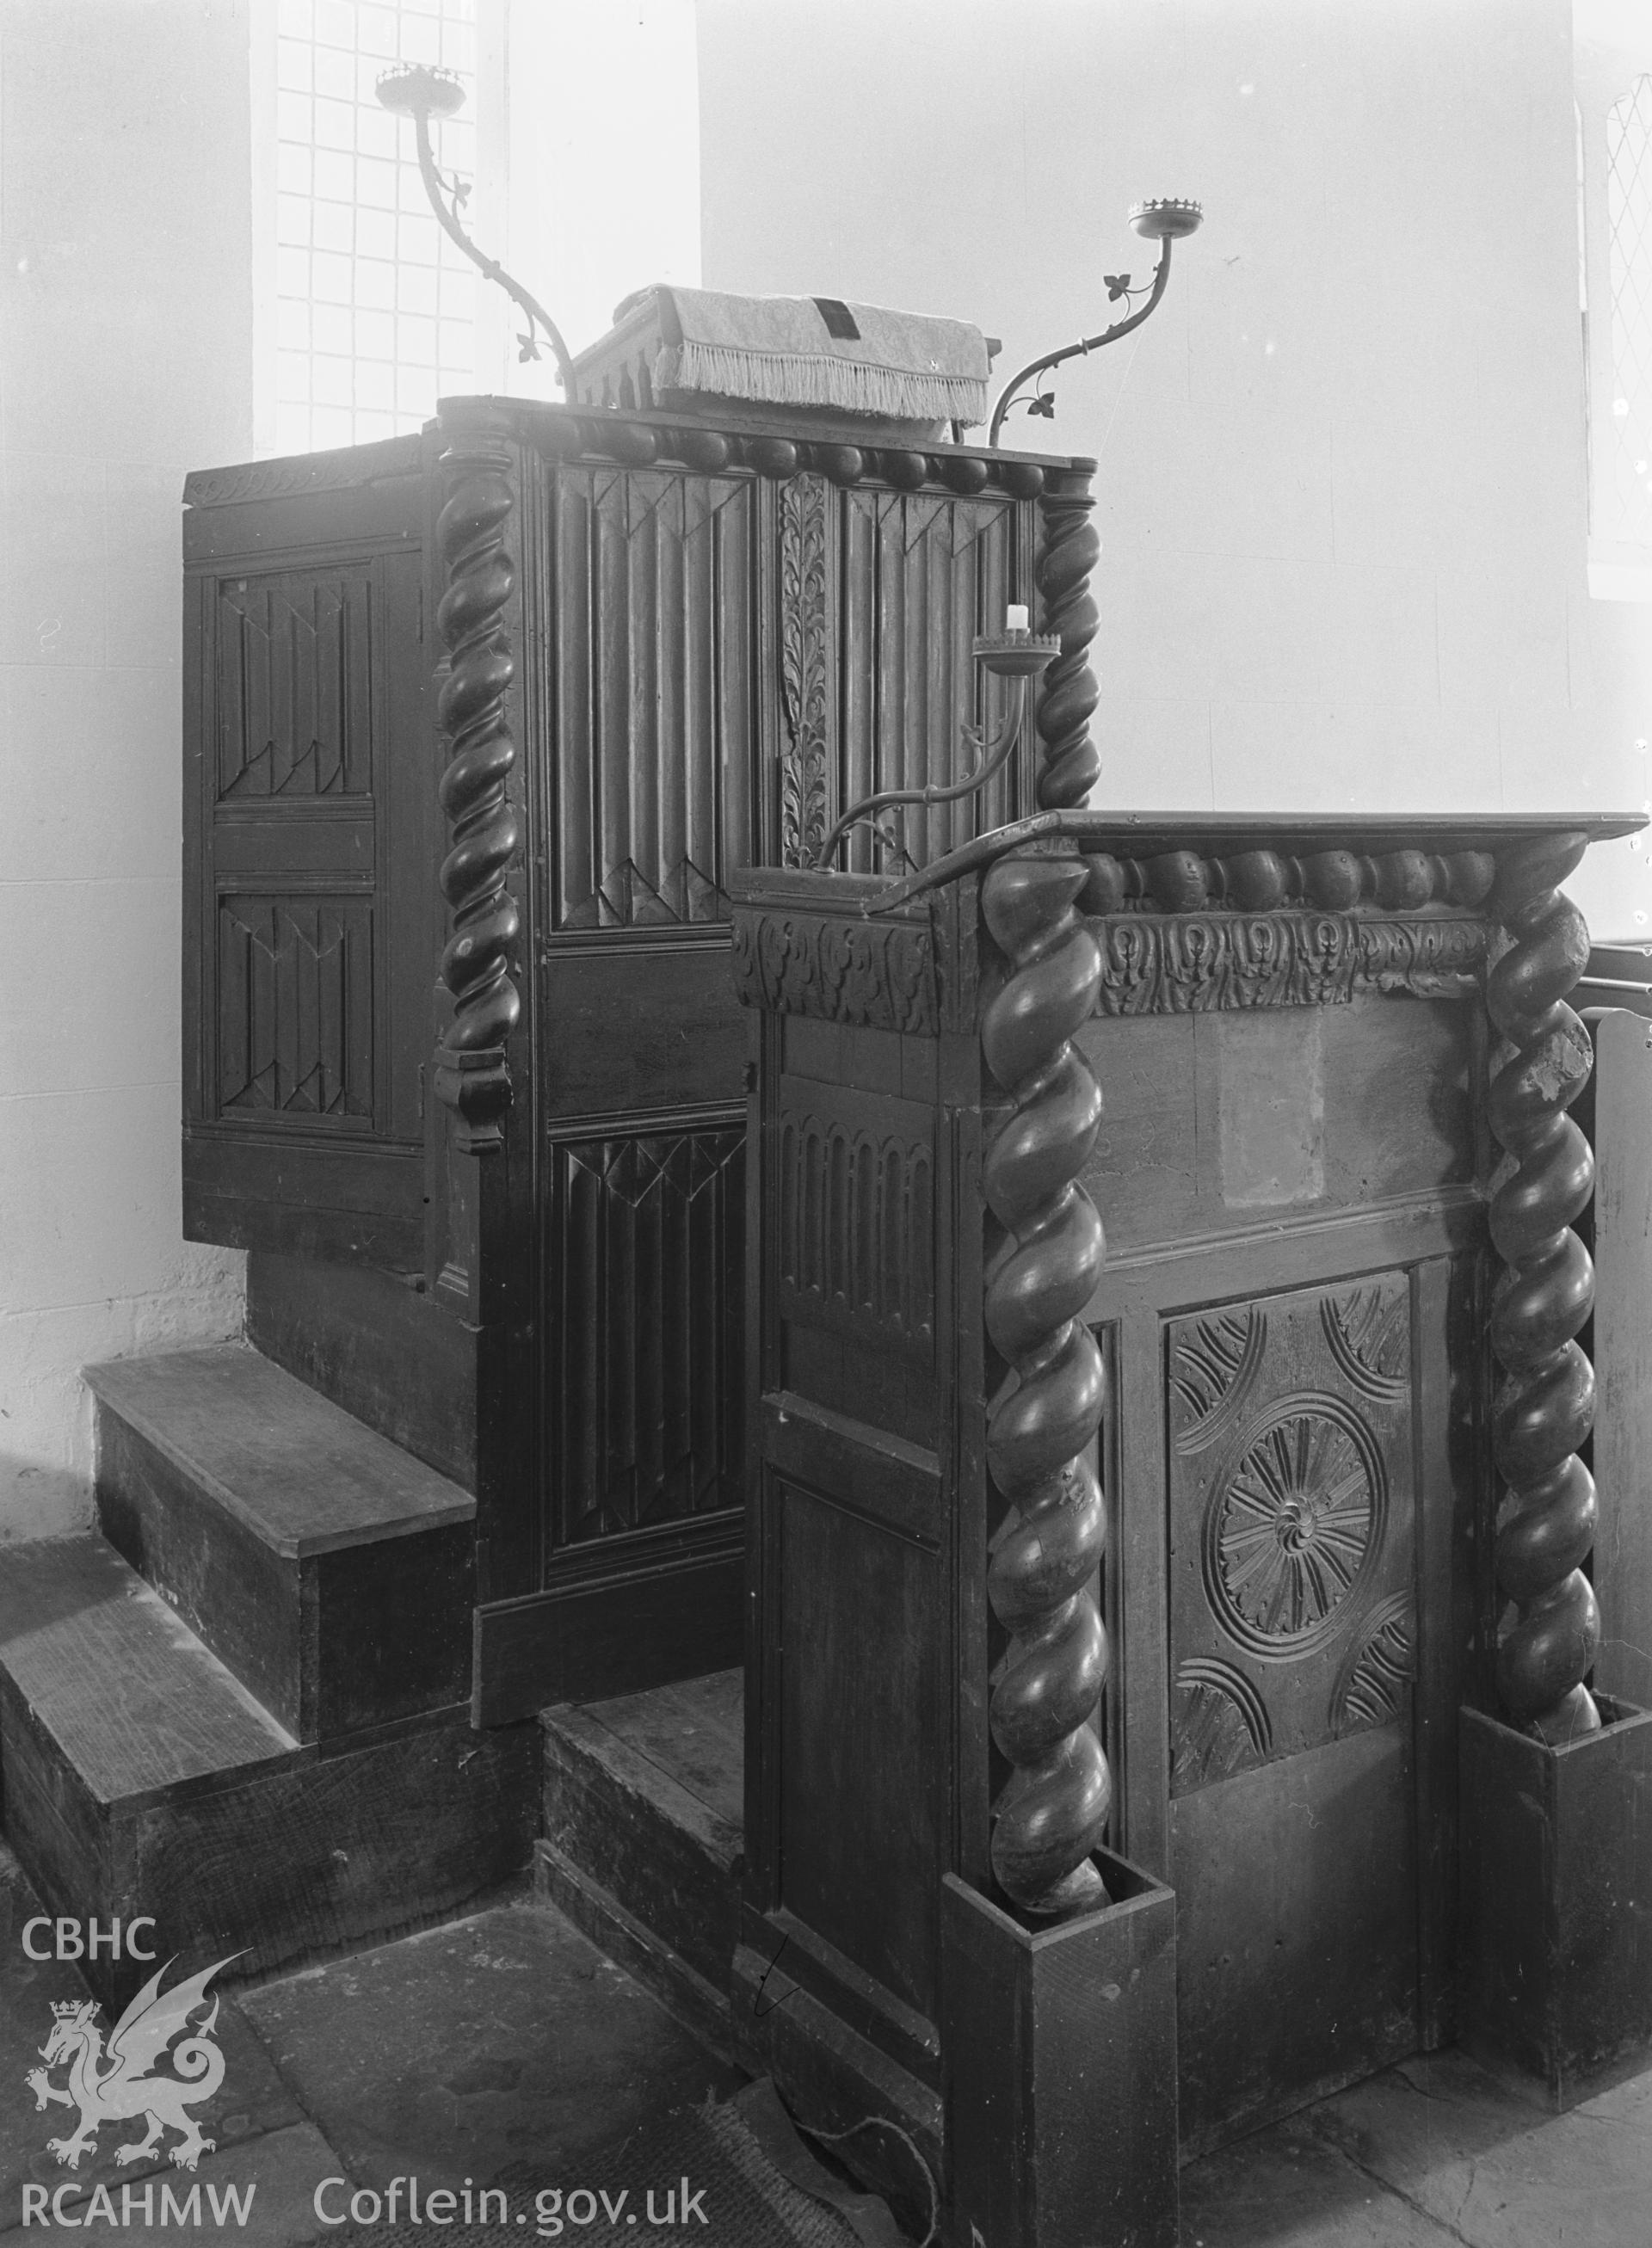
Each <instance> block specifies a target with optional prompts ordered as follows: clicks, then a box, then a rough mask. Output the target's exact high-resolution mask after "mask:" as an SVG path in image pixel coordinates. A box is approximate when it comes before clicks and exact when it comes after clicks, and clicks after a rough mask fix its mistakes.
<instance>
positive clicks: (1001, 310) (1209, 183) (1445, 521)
mask: <svg viewBox="0 0 1652 2248" xmlns="http://www.w3.org/2000/svg"><path fill="white" fill-rule="evenodd" d="M700 60H701V80H702V114H701V163H702V174H703V195H704V210H705V218H704V242H703V259H704V278H705V282H706V285H707V286H708V287H714V288H716V287H721V288H730V289H750V290H774V291H798V292H805V293H831V294H835V295H841V296H846V297H850V298H854V297H860V298H867V299H870V300H872V301H874V302H878V301H881V302H884V303H889V304H895V305H908V306H911V307H913V308H915V309H922V310H926V311H931V312H947V313H953V314H956V315H959V316H961V317H963V318H966V319H973V320H976V321H977V322H978V323H979V324H980V325H981V326H983V327H984V328H985V329H986V330H987V331H988V332H991V333H995V334H997V335H1001V336H1002V337H1003V338H1004V355H1003V359H1002V360H1001V361H1000V365H1001V366H1002V367H1004V368H1005V369H1010V368H1013V367H1015V366H1017V365H1018V364H1020V363H1021V361H1023V360H1025V359H1028V358H1030V357H1032V354H1033V353H1035V352H1036V351H1038V349H1040V348H1041V347H1043V346H1046V345H1052V344H1055V343H1059V342H1062V341H1065V340H1066V339H1069V338H1070V337H1072V336H1073V335H1075V334H1077V333H1079V332H1082V331H1084V330H1086V329H1088V330H1090V331H1093V330H1094V329H1096V328H1100V326H1104V325H1105V324H1106V321H1107V318H1108V317H1109V315H1108V312H1107V306H1106V301H1105V291H1104V290H1103V289H1102V287H1101V285H1100V276H1101V275H1102V274H1103V273H1104V272H1107V271H1115V270H1117V269H1119V268H1121V267H1124V268H1127V269H1129V270H1131V271H1134V273H1135V274H1136V276H1137V277H1138V278H1140V276H1141V273H1142V272H1143V271H1145V270H1146V268H1147V267H1148V265H1149V264H1150V263H1151V258H1150V250H1149V245H1148V244H1145V243H1140V242H1138V241H1137V240H1136V239H1135V238H1134V236H1131V235H1130V234H1129V233H1128V231H1127V230H1126V228H1125V225H1124V212H1125V209H1126V207H1127V205H1128V203H1129V202H1132V201H1133V200H1134V199H1135V198H1136V197H1138V196H1142V195H1195V196H1197V197H1199V198H1201V199H1202V200H1203V202H1204V204H1205V206H1206V209H1207V211H1208V214H1209V216H1208V218H1207V221H1206V223H1205V226H1204V228H1203V231H1202V232H1201V233H1200V234H1199V235H1198V236H1196V237H1195V238H1194V239H1193V240H1192V241H1191V242H1190V243H1187V244H1185V245H1182V248H1181V249H1179V250H1178V252H1177V254H1176V264H1175V266H1174V268H1173V279H1172V282H1171V286H1170V291H1169V295H1168V297H1167V298H1166V299H1165V302H1164V304H1163V305H1162V306H1161V308H1160V310H1159V311H1158V312H1156V313H1155V316H1154V318H1153V319H1152V320H1151V321H1150V322H1148V324H1147V325H1146V326H1144V327H1143V328H1142V329H1141V330H1140V331H1139V332H1137V334H1136V335H1134V337H1131V338H1128V339H1126V340H1125V341H1123V342H1122V343H1121V344H1119V345H1117V346H1114V347H1112V348H1111V349H1109V350H1108V351H1107V352H1106V353H1101V354H1099V355H1098V356H1097V357H1095V358H1094V359H1093V360H1086V361H1080V362H1076V363H1074V364H1073V365H1072V366H1069V367H1066V368H1065V369H1063V370H1062V373H1061V375H1060V378H1059V387H1058V408H1059V412H1058V419H1057V420H1056V422H1054V424H1053V425H1052V424H1050V423H1048V422H1035V423H1032V424H1030V425H1028V424H1025V423H1024V424H1021V425H1020V426H1021V427H1024V428H1029V430H1030V432H1031V433H1035V434H1032V435H1030V436H1029V438H1028V439H1027V440H1025V441H1024V442H1044V443H1046V444H1049V445H1052V446H1058V447H1059V448H1060V449H1066V450H1070V451H1073V452H1079V453H1091V454H1096V455H1099V456H1100V462H1101V471H1100V478H1099V491H1100V507H1099V510H1098V517H1097V519H1098V524H1099V527H1100V531H1101V534H1102V538H1103V541H1104V545H1105V554H1104V559H1103V563H1102V567H1101V572H1100V584H1099V586H1098V593H1099V596H1100V606H1101V609H1102V613H1103V625H1102V630H1101V634H1100V639H1099V641H1098V642H1097V644H1096V649H1095V668H1096V670H1097V672H1098V675H1100V680H1101V682H1102V695H1103V702H1102V709H1101V714H1100V741H1101V746H1102V748H1103V750H1104V753H1105V757H1106V767H1105V771H1104V774H1103V778H1102V781H1101V783H1100V788H1099V790H1098V792H1097V794H1096V797H1095V798H1094V799H1093V800H1094V801H1096V802H1097V803H1112V804H1117V805H1130V806H1135V807H1141V808H1147V807H1151V806H1157V805H1164V806H1169V807H1177V808H1192V807H1203V806H1216V807H1220V808H1229V809H1232V808H1240V807H1248V808H1256V809H1272V808H1276V807H1277V808H1290V809H1316V810H1317V809H1326V810H1330V809H1333V808H1342V807H1348V808H1359V809H1362V810H1368V811H1382V812H1388V811H1401V810H1418V811H1453V812H1458V811H1460V812H1473V811H1477V810H1481V811H1495V810H1498V809H1508V810H1511V811H1524V810H1550V809H1553V810H1572V809H1580V810H1587V809H1596V808H1606V807H1617V806H1620V805H1621V806H1625V807H1627V808H1628V809H1635V808H1637V807H1638V806H1639V805H1640V804H1641V801H1642V798H1644V797H1646V796H1648V795H1649V794H1652V783H1649V780H1648V778H1647V774H1646V758H1645V757H1644V755H1638V754H1637V752H1636V750H1635V740H1636V737H1646V736H1648V735H1652V708H1649V689H1652V665H1649V663H1648V662H1647V661H1646V641H1645V634H1644V618H1643V617H1634V618H1628V619H1626V618H1625V617H1624V616H1623V615H1622V614H1621V613H1615V614H1606V613H1603V605H1601V604H1599V603H1595V604H1591V601H1590V599H1589V595H1588V591H1587V571H1586V559H1587V551H1586V550H1587V516H1586V503H1587V491H1586V474H1587V470H1586V461H1585V437H1584V424H1583V418H1582V399H1583V376H1582V365H1581V341H1580V321H1579V312H1578V234H1577V204H1576V178H1575V139H1574V126H1573V86H1572V27H1571V17H1570V11H1569V6H1568V3H1567V0H1337V4H1335V5H1327V4H1326V0H1107V3H1106V4H1101V0H900V4H895V5H891V4H889V0H700ZM1614 606H1615V605H1614ZM1576 888H1577V890H1578V894H1579V896H1580V900H1581V901H1582V902H1583V903H1584V904H1585V907H1586V909H1587V910H1588V911H1589V912H1590V914H1591V917H1592V919H1594V922H1596V924H1597V926H1599V927H1601V928H1602V929H1606V928H1607V927H1608V926H1611V927H1613V928H1615V929H1628V927H1629V926H1630V925H1631V920H1632V915H1633V912H1634V911H1635V909H1642V908H1647V907H1648V906H1652V894H1643V893H1646V892H1647V891H1648V889H1649V883H1648V878H1647V874H1646V865H1645V859H1644V857H1642V858H1640V859H1634V858H1631V856H1630V855H1629V854H1628V852H1627V850H1626V848H1625V847H1624V846H1616V847H1615V849H1614V851H1613V852H1612V853H1604V852H1603V853H1596V854H1594V860H1593V861H1592V863H1591V865H1590V867H1589V868H1588V870H1587V873H1586V874H1584V875H1583V876H1581V878H1580V881H1579V882H1578V884H1577V885H1576Z"/></svg>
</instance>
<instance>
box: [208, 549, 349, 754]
mask: <svg viewBox="0 0 1652 2248" xmlns="http://www.w3.org/2000/svg"><path fill="white" fill-rule="evenodd" d="M378 629H379V627H378V621H377V620H376V618H375V616H374V601H373V579H372V575H371V572H370V570H369V569H368V568H367V567H366V566H360V567H356V568H349V569H335V570H322V571H317V570H291V571H283V572H272V573H270V574H265V575H260V576H257V577H248V578H242V579H226V580H223V582H221V583H220V585H219V587H218V616H217V625H216V639H217V664H218V679H217V717H218V724H217V779H218V793H219V796H220V797H221V798H225V797H233V798H305V797H352V796H365V795H367V793H368V792H369V790H370V787H371V749H372V718H373V662H374V634H375V632H376V631H377V630H378Z"/></svg>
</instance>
